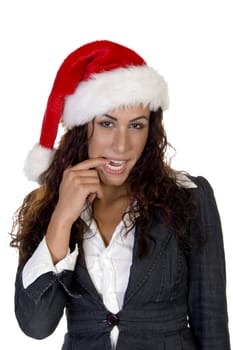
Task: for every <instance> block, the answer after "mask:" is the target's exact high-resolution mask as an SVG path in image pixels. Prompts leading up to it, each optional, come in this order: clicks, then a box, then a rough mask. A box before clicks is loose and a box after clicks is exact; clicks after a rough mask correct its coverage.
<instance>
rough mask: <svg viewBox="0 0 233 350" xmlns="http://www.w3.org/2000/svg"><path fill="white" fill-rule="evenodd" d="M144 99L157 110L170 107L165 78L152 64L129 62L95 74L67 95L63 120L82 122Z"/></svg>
mask: <svg viewBox="0 0 233 350" xmlns="http://www.w3.org/2000/svg"><path fill="white" fill-rule="evenodd" d="M140 103H142V104H143V105H144V106H149V107H150V109H151V110H153V111H156V110H157V109H158V107H161V108H162V109H163V110H165V109H167V108H168V105H169V97H168V89H167V84H166V82H165V80H164V78H163V77H162V76H161V75H159V74H158V72H157V71H155V70H154V69H153V68H152V67H148V66H147V65H143V66H129V67H127V68H117V69H114V70H112V71H109V72H103V73H98V74H93V75H92V76H91V78H90V79H89V80H87V81H83V82H81V83H80V84H79V85H78V87H77V89H76V90H75V92H74V93H73V94H72V95H70V96H67V97H66V99H65V107H64V112H63V121H64V124H65V125H66V127H68V128H72V127H73V126H75V125H82V124H85V123H87V122H89V121H90V120H92V119H93V118H94V117H96V116H100V115H102V114H104V113H107V112H109V111H111V110H113V109H114V108H120V107H126V106H134V105H138V104H140Z"/></svg>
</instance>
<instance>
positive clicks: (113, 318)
mask: <svg viewBox="0 0 233 350" xmlns="http://www.w3.org/2000/svg"><path fill="white" fill-rule="evenodd" d="M107 324H108V325H109V326H117V325H118V324H119V317H118V316H117V315H114V314H108V315H107Z"/></svg>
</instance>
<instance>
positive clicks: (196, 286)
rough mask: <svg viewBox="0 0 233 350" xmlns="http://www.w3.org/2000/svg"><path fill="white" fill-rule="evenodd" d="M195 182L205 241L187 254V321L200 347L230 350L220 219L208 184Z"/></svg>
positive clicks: (198, 178) (209, 349)
mask: <svg viewBox="0 0 233 350" xmlns="http://www.w3.org/2000/svg"><path fill="white" fill-rule="evenodd" d="M195 182H196V184H197V186H198V187H197V189H195V190H194V191H195V193H196V198H197V202H198V207H199V211H200V225H201V228H202V232H203V234H204V237H205V242H204V243H203V244H202V245H201V246H200V247H199V248H197V249H193V250H192V252H191V253H190V256H189V296H188V298H189V323H190V327H191V329H192V331H193V334H194V337H195V340H196V342H197V346H198V349H199V350H220V349H221V350H230V340H229V332H228V315H227V301H226V271H225V255H224V245H223V236H222V229H221V222H220V218H219V213H218V209H217V205H216V201H215V197H214V193H213V190H212V188H211V186H210V184H209V183H208V181H207V180H206V179H204V178H203V177H197V178H196V180H195ZM192 234H194V233H192V232H191V235H192Z"/></svg>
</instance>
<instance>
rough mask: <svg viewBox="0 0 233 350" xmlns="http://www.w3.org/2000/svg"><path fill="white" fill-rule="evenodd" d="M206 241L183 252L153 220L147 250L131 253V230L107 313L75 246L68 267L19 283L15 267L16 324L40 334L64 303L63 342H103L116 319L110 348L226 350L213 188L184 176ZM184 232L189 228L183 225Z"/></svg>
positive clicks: (88, 345)
mask: <svg viewBox="0 0 233 350" xmlns="http://www.w3.org/2000/svg"><path fill="white" fill-rule="evenodd" d="M192 181H193V182H195V183H196V184H197V188H192V189H188V190H189V191H194V194H195V197H196V199H197V201H198V205H199V207H200V213H201V220H200V221H201V223H200V224H201V225H202V226H203V228H204V230H205V232H206V234H207V242H206V243H205V244H204V245H203V246H202V247H201V248H200V249H198V250H195V251H192V253H191V254H189V255H188V256H186V255H184V253H183V251H182V250H181V249H180V248H179V246H178V244H177V240H176V238H175V236H174V235H173V233H172V232H170V231H169V230H168V229H166V228H165V227H163V226H162V225H160V224H159V223H158V222H156V221H155V222H154V224H153V227H152V229H151V231H150V232H149V234H148V238H147V241H148V247H149V251H148V254H147V256H146V257H144V258H142V259H139V258H138V254H137V253H138V240H137V233H136V237H135V245H134V251H133V264H132V267H131V271H130V278H129V283H128V287H127V290H126V294H125V298H124V305H123V308H122V310H121V311H120V312H119V313H118V314H117V315H113V314H111V313H110V312H109V311H108V310H107V309H106V307H105V306H104V305H103V302H102V299H101V297H100V295H99V294H98V293H97V291H96V289H95V287H94V285H93V283H92V281H91V279H90V276H89V274H88V271H87V269H86V266H85V259H84V255H83V251H82V247H80V253H79V256H78V259H77V264H76V268H75V271H74V272H71V271H63V272H62V273H61V274H59V275H55V274H54V273H52V272H48V273H46V274H44V275H42V276H40V277H39V278H38V279H37V280H36V281H35V282H34V283H33V284H32V285H30V286H29V287H28V288H27V289H24V288H23V285H22V275H21V273H22V269H18V272H17V277H16V289H15V312H16V316H17V319H18V322H19V325H20V327H21V328H22V330H23V331H24V332H25V333H26V334H27V335H28V336H30V337H33V338H37V339H42V338H44V337H47V336H49V335H50V334H51V333H52V332H53V331H54V330H55V329H56V326H57V324H58V322H59V320H60V318H61V316H62V314H63V310H64V309H65V310H66V315H67V327H68V332H67V334H66V335H65V340H64V344H63V347H62V349H63V350H76V349H77V350H87V349H88V350H104V349H105V350H110V349H111V345H110V337H109V334H110V331H111V329H112V327H113V326H114V325H116V324H117V325H118V327H119V330H120V334H119V339H118V344H117V350H147V349H148V350H149V349H150V350H165V349H166V350H229V349H230V343H229V334H228V321H227V305H226V294H225V282H226V281H225V261H224V248H223V240H222V232H221V224H220V220H219V215H218V210H217V207H216V203H215V199H214V195H213V191H212V189H211V187H210V185H209V184H208V182H207V181H206V180H205V179H204V178H202V177H198V178H192ZM190 234H192V232H190Z"/></svg>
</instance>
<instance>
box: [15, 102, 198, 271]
mask: <svg viewBox="0 0 233 350" xmlns="http://www.w3.org/2000/svg"><path fill="white" fill-rule="evenodd" d="M169 146H170V145H169V143H168V141H167V136H166V133H165V130H164V127H163V113H162V110H161V109H160V108H159V109H158V110H157V111H156V112H151V114H150V125H149V134H148V140H147V143H146V145H145V148H144V151H143V153H142V155H141V157H140V159H139V160H138V161H137V163H136V164H135V166H134V168H133V169H132V171H131V173H130V175H129V178H128V180H127V182H128V188H129V193H130V196H131V198H132V202H131V205H130V206H129V211H128V214H129V216H130V219H131V222H132V224H135V225H136V227H137V231H138V237H139V241H140V247H141V249H140V255H141V256H143V255H145V254H146V252H147V246H146V240H145V235H146V233H147V232H149V228H150V226H151V224H152V221H153V220H154V219H158V220H160V222H161V223H162V224H163V225H166V226H167V227H168V228H169V229H171V230H172V232H174V234H175V235H176V237H177V240H178V242H179V244H180V245H181V246H182V248H183V249H184V250H187V249H189V246H190V241H189V237H188V231H189V230H188V228H189V225H190V223H191V222H192V220H193V217H194V216H195V212H196V209H195V204H194V200H193V197H192V192H191V191H188V190H187V189H185V188H184V187H182V186H178V185H177V172H175V171H174V170H173V169H172V168H171V167H170V166H169V164H168V163H167V162H166V161H165V157H166V152H167V148H168V147H169ZM87 158H88V140H87V125H83V126H78V127H74V128H72V129H71V130H68V131H67V132H66V133H65V134H64V135H63V137H62V138H61V141H60V143H59V146H58V149H57V150H56V152H55V155H54V158H53V161H52V163H51V165H50V167H49V168H48V170H47V171H46V172H44V173H43V174H42V175H41V177H40V183H41V186H40V187H39V188H38V189H36V190H34V191H33V192H31V193H29V194H28V195H27V196H26V197H25V199H24V202H23V204H22V206H21V207H20V208H19V209H18V210H17V212H16V213H15V215H14V218H13V226H12V230H11V233H10V234H11V237H12V240H11V243H10V245H11V246H12V247H17V248H19V264H20V265H22V264H24V263H25V262H26V261H27V260H28V259H29V257H30V256H31V255H32V254H33V252H34V250H35V249H36V247H37V246H38V244H39V242H40V241H41V240H42V238H43V236H44V235H45V233H46V230H47V226H48V224H49V221H50V217H51V215H52V212H53V210H54V208H55V206H56V203H57V201H58V192H59V186H60V182H61V179H62V175H63V171H64V170H65V169H66V168H67V167H68V166H73V165H75V164H77V163H79V162H82V161H83V160H85V159H87ZM135 203H136V205H135ZM123 219H124V217H123ZM84 229H85V223H84V222H83V221H82V219H80V218H78V219H77V220H76V222H75V223H74V224H73V226H72V230H71V240H70V246H71V248H72V246H73V244H74V243H75V242H79V241H80V240H82V238H83V232H84Z"/></svg>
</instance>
